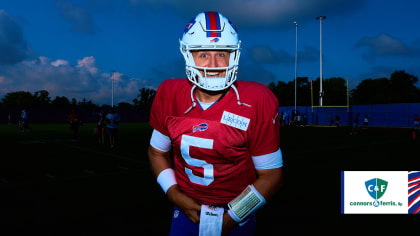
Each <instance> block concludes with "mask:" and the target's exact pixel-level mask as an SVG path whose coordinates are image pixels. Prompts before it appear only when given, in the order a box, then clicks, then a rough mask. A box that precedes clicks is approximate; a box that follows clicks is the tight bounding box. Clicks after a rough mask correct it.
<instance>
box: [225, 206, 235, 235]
mask: <svg viewBox="0 0 420 236" xmlns="http://www.w3.org/2000/svg"><path fill="white" fill-rule="evenodd" d="M237 224H238V223H237V222H236V221H234V220H233V219H232V217H230V215H229V213H227V212H225V213H224V214H223V226H222V236H226V235H228V233H229V231H230V230H231V229H232V228H233V227H235V226H236V225H237Z"/></svg>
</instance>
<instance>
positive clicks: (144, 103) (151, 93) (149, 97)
mask: <svg viewBox="0 0 420 236" xmlns="http://www.w3.org/2000/svg"><path fill="white" fill-rule="evenodd" d="M139 92H140V94H139V95H137V98H134V99H133V104H134V106H135V107H139V108H143V109H150V108H151V107H152V103H153V99H154V98H155V95H156V91H155V90H153V89H146V88H141V89H139Z"/></svg>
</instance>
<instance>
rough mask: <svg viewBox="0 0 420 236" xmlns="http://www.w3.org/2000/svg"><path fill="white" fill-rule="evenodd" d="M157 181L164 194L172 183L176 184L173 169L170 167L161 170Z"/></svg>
mask: <svg viewBox="0 0 420 236" xmlns="http://www.w3.org/2000/svg"><path fill="white" fill-rule="evenodd" d="M157 182H158V183H159V184H160V187H161V188H162V189H163V191H164V192H165V194H166V192H167V191H168V189H169V188H170V187H171V186H172V185H174V184H177V182H176V178H175V172H174V170H173V169H172V168H168V169H164V170H162V171H161V172H160V173H159V176H158V177H157Z"/></svg>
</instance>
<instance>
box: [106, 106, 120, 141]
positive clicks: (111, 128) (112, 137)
mask: <svg viewBox="0 0 420 236" xmlns="http://www.w3.org/2000/svg"><path fill="white" fill-rule="evenodd" d="M105 121H106V124H107V128H108V136H109V144H110V146H111V148H114V147H115V145H116V140H117V136H118V128H119V124H118V123H119V122H120V116H119V115H118V113H116V112H115V108H113V107H111V109H110V110H109V113H108V114H107V115H106V118H105Z"/></svg>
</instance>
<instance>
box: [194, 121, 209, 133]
mask: <svg viewBox="0 0 420 236" xmlns="http://www.w3.org/2000/svg"><path fill="white" fill-rule="evenodd" d="M208 128H209V125H208V124H206V123H201V124H199V125H194V126H193V133H195V131H197V130H198V131H201V132H203V131H206V130H207V129H208Z"/></svg>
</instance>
